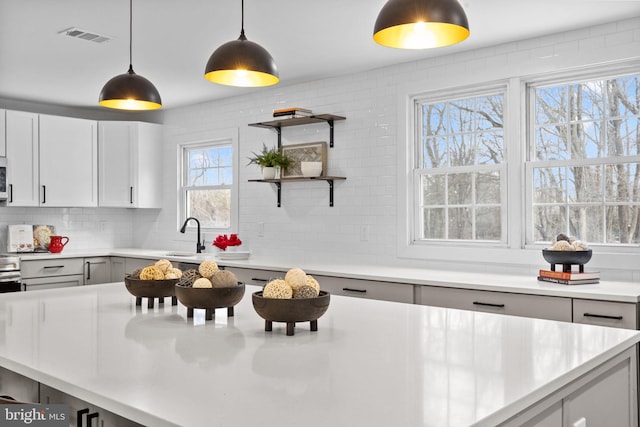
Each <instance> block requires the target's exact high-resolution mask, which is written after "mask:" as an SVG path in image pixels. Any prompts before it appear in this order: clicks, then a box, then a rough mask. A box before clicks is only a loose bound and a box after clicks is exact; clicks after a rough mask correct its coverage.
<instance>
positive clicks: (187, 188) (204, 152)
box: [179, 139, 238, 231]
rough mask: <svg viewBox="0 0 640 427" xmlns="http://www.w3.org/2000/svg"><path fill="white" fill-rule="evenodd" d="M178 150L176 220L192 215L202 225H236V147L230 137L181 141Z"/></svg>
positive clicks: (222, 228) (219, 227)
mask: <svg viewBox="0 0 640 427" xmlns="http://www.w3.org/2000/svg"><path fill="white" fill-rule="evenodd" d="M181 151H182V185H181V198H180V200H181V206H180V218H179V221H180V223H182V222H183V221H184V220H185V219H186V218H188V217H196V218H197V219H198V220H199V221H200V225H201V227H202V228H206V229H216V230H220V231H232V230H234V229H235V228H237V224H235V222H236V217H237V212H236V211H237V205H238V201H237V183H236V181H237V171H236V167H235V163H236V162H235V157H236V155H237V154H236V151H237V150H236V147H235V143H234V141H233V139H223V140H218V141H212V142H206V143H198V144H185V145H182V146H181Z"/></svg>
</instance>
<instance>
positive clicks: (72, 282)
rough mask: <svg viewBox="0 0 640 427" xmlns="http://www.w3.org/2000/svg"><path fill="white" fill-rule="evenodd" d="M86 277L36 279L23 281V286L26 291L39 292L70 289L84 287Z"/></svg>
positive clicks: (76, 275)
mask: <svg viewBox="0 0 640 427" xmlns="http://www.w3.org/2000/svg"><path fill="white" fill-rule="evenodd" d="M83 284H84V276H83V275H82V274H70V275H67V276H51V277H36V278H32V279H22V286H23V287H24V290H25V291H37V290H42V289H55V288H69V287H72V286H82V285H83Z"/></svg>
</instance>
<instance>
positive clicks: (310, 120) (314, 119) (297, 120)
mask: <svg viewBox="0 0 640 427" xmlns="http://www.w3.org/2000/svg"><path fill="white" fill-rule="evenodd" d="M338 120H346V117H342V116H336V115H334V114H314V115H312V116H309V117H293V118H289V119H287V118H278V119H275V120H270V121H267V122H258V123H249V126H253V127H259V128H267V129H274V130H275V131H276V132H278V148H279V147H280V146H281V145H282V131H281V129H282V128H284V127H289V126H304V125H311V124H315V123H327V124H328V125H329V147H333V122H335V121H338Z"/></svg>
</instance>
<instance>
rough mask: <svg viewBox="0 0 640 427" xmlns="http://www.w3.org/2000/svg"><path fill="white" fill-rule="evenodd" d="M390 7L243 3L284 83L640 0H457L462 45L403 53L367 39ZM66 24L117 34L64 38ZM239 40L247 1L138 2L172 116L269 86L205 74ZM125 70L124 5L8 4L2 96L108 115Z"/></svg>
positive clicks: (635, 7)
mask: <svg viewBox="0 0 640 427" xmlns="http://www.w3.org/2000/svg"><path fill="white" fill-rule="evenodd" d="M384 3H385V0H322V1H310V0H245V32H246V36H247V38H248V39H249V40H251V41H254V42H257V43H259V44H260V45H262V46H263V47H264V48H266V49H267V50H268V51H269V52H270V53H271V55H272V56H273V57H274V59H275V61H276V63H277V64H278V68H279V71H280V79H281V80H280V85H287V84H291V83H298V82H303V81H309V80H315V79H319V78H324V77H328V76H336V75H340V74H347V73H353V72H357V71H362V70H368V69H373V68H379V67H383V66H387V65H390V64H396V63H403V62H408V61H412V60H416V59H421V58H428V57H433V56H436V55H446V54H450V53H454V52H461V51H465V50H469V49H475V48H479V47H484V46H490V45H496V44H502V43H506V42H510V41H515V40H522V39H526V38H530V37H533V36H540V35H544V34H549V33H556V32H561V31H565V30H570V29H575V28H581V27H586V26H590V25H593V24H597V23H605V22H613V21H615V20H618V19H623V18H629V17H637V16H640V1H638V0H627V1H612V0H601V1H597V0H461V3H462V5H463V6H464V8H465V10H466V12H467V16H468V19H469V23H470V26H471V36H470V37H469V38H468V39H467V40H466V41H464V42H463V43H461V44H459V45H457V46H451V47H446V48H440V49H435V50H426V51H406V50H398V49H390V48H385V47H382V46H379V45H377V44H375V43H374V42H373V40H372V38H371V36H372V30H373V25H374V22H375V20H376V16H377V14H378V11H379V10H380V8H381V7H382V5H383V4H384ZM69 27H78V28H81V29H83V30H87V31H90V32H95V33H99V34H103V35H107V36H110V37H113V39H112V40H111V41H109V42H106V43H102V44H97V43H93V42H89V41H85V40H80V39H73V38H70V37H64V36H60V35H58V32H60V31H62V30H64V29H67V28H69ZM239 33H240V0H180V1H178V0H134V2H133V67H134V70H135V71H136V73H138V74H140V75H142V76H144V77H146V78H148V79H149V80H151V81H152V82H153V83H154V84H155V86H156V87H157V88H158V90H159V92H160V95H161V96H162V100H163V104H164V108H165V109H168V108H175V107H179V106H183V105H187V104H192V103H197V102H203V101H207V100H214V99H219V98H223V97H228V96H235V95H240V94H245V93H247V92H248V91H255V90H261V89H247V88H229V87H225V86H220V85H216V84H213V83H210V82H208V81H206V80H205V79H204V78H203V71H204V67H205V64H206V62H207V60H208V58H209V56H210V55H211V53H212V52H213V51H214V50H215V49H216V48H217V47H218V46H219V45H221V44H222V43H225V42H227V41H231V40H234V39H236V38H238V36H239ZM128 65H129V2H128V0H0V98H5V99H12V100H22V101H34V102H41V103H46V104H57V105H65V106H80V107H95V108H100V107H97V98H98V94H99V92H100V89H101V88H102V86H103V85H104V84H105V83H106V81H107V80H109V79H110V78H111V77H113V76H115V75H117V74H121V73H124V72H126V70H127V68H128ZM262 90H264V89H262Z"/></svg>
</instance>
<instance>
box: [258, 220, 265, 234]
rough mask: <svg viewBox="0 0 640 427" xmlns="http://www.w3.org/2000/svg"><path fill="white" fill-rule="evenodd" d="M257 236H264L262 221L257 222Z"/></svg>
mask: <svg viewBox="0 0 640 427" xmlns="http://www.w3.org/2000/svg"><path fill="white" fill-rule="evenodd" d="M258 237H264V222H259V223H258Z"/></svg>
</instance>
